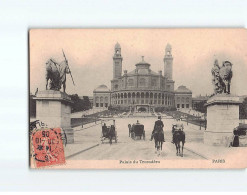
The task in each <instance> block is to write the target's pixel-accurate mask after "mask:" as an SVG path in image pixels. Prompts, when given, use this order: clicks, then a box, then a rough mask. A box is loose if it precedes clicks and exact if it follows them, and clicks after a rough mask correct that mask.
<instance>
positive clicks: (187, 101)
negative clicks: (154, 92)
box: [175, 85, 192, 110]
mask: <svg viewBox="0 0 247 195" xmlns="http://www.w3.org/2000/svg"><path fill="white" fill-rule="evenodd" d="M175 105H176V108H177V109H178V110H183V109H191V108H192V91H191V90H189V89H188V88H186V87H185V86H183V85H181V86H179V87H178V89H177V90H175Z"/></svg>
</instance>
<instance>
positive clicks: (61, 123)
mask: <svg viewBox="0 0 247 195" xmlns="http://www.w3.org/2000/svg"><path fill="white" fill-rule="evenodd" d="M34 99H36V119H37V120H40V121H42V122H44V123H45V124H47V126H48V127H49V128H55V127H61V128H62V129H63V130H64V131H65V133H66V136H67V143H74V131H73V129H72V128H71V118H70V115H71V106H70V105H71V103H72V101H71V99H70V97H69V96H68V95H67V94H66V93H63V92H60V91H54V90H45V91H39V92H38V93H37V96H36V97H35V98H34Z"/></svg>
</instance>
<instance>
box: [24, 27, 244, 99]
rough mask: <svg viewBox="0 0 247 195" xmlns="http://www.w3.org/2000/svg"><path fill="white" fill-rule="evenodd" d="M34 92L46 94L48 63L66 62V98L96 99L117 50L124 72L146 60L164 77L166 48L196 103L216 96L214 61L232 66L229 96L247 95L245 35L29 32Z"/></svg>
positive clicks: (226, 31) (182, 31) (231, 31)
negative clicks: (68, 72)
mask: <svg viewBox="0 0 247 195" xmlns="http://www.w3.org/2000/svg"><path fill="white" fill-rule="evenodd" d="M29 39H30V41H29V44H30V45H29V52H30V55H29V57H30V92H31V93H34V92H35V91H36V89H37V88H38V89H39V91H41V90H45V83H46V81H45V62H46V61H47V60H48V59H49V58H51V57H52V58H54V59H55V60H57V61H58V62H61V61H63V60H64V57H63V53H62V49H63V50H64V52H65V55H66V57H67V60H68V62H69V67H70V70H71V72H72V75H73V79H74V82H75V86H74V85H73V83H72V80H71V78H70V75H67V82H66V85H67V89H66V92H67V93H68V94H75V93H76V94H78V95H79V96H84V95H88V96H92V95H93V90H94V89H95V88H96V87H97V86H99V85H101V84H105V85H107V86H108V87H109V88H110V86H111V85H110V80H111V79H112V77H113V59H112V57H113V55H114V46H115V44H116V43H117V42H119V44H120V45H121V51H122V52H121V53H122V57H123V67H122V68H123V71H124V70H128V72H130V71H132V70H134V69H135V64H136V63H138V62H139V61H141V56H145V61H146V62H148V63H150V64H151V67H150V68H151V69H152V70H153V71H155V72H158V71H159V70H162V73H163V74H164V62H163V58H164V55H165V47H166V45H167V43H169V44H170V45H171V46H172V55H173V80H174V81H175V89H176V88H177V87H178V86H180V85H185V86H186V87H187V88H189V89H190V90H192V94H193V97H195V96H198V95H206V94H212V93H213V85H212V76H211V69H212V67H213V64H214V60H215V59H218V61H219V63H220V65H222V62H223V61H225V60H228V61H230V62H231V63H232V64H233V67H232V70H233V78H232V85H231V93H232V94H235V95H247V86H246V84H247V31H246V30H245V29H237V28H235V29H223V28H222V29H32V30H30V32H29Z"/></svg>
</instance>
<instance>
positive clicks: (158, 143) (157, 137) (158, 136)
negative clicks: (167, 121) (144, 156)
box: [154, 127, 163, 155]
mask: <svg viewBox="0 0 247 195" xmlns="http://www.w3.org/2000/svg"><path fill="white" fill-rule="evenodd" d="M154 143H155V149H156V151H155V153H156V152H158V155H160V152H161V150H162V145H163V133H162V127H157V128H156V129H155V131H154Z"/></svg>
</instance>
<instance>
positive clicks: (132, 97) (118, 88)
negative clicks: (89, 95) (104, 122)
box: [93, 43, 187, 111]
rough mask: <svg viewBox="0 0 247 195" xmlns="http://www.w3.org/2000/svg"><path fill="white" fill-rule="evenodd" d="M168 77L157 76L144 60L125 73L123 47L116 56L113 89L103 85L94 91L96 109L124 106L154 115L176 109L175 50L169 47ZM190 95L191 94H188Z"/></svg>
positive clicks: (166, 59)
mask: <svg viewBox="0 0 247 195" xmlns="http://www.w3.org/2000/svg"><path fill="white" fill-rule="evenodd" d="M163 61H164V74H162V71H161V70H160V71H158V72H155V71H153V70H152V69H151V64H149V63H148V62H146V61H145V60H144V56H142V60H141V61H140V62H138V63H137V64H135V69H134V70H132V71H130V72H128V71H127V70H124V71H123V74H122V69H123V56H122V54H121V46H120V44H119V43H117V44H116V45H115V48H114V55H113V79H112V80H111V89H108V88H107V86H105V85H100V86H99V87H98V88H96V89H95V90H94V103H93V104H94V107H96V108H97V107H108V106H110V105H111V106H120V107H131V108H134V110H142V111H150V110H152V109H153V108H155V107H175V106H176V105H175V91H174V83H175V82H174V80H173V56H172V47H171V45H170V44H167V46H166V48H165V55H164V59H163ZM186 95H187V94H186Z"/></svg>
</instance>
